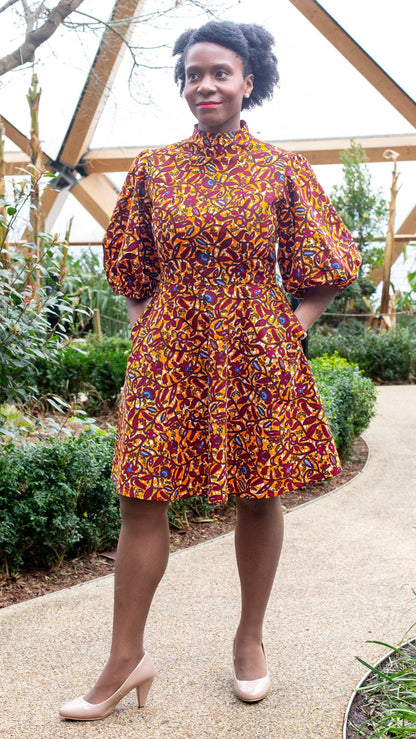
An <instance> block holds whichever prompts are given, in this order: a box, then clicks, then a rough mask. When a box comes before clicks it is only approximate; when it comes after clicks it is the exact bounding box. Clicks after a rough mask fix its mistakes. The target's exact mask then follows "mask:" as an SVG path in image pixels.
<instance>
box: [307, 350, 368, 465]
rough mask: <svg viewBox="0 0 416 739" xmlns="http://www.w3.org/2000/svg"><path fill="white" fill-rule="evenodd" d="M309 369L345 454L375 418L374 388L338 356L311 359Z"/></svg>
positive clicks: (340, 449)
mask: <svg viewBox="0 0 416 739" xmlns="http://www.w3.org/2000/svg"><path fill="white" fill-rule="evenodd" d="M311 367H312V371H313V373H314V376H315V379H316V382H317V385H318V390H319V393H320V395H321V398H322V403H323V405H324V408H325V412H326V415H327V419H328V423H329V425H330V427H331V431H332V434H333V436H334V439H335V443H336V445H337V448H338V451H339V452H340V454H346V453H347V452H348V450H349V449H350V447H351V444H352V442H353V441H354V440H355V439H357V438H358V436H359V435H360V434H361V433H362V432H363V431H364V430H365V429H366V428H367V426H368V424H369V423H370V420H371V418H372V416H373V415H374V412H375V411H374V408H375V402H376V391H375V387H374V385H373V383H372V381H371V380H369V379H368V378H366V377H364V376H363V373H362V372H361V370H360V368H359V367H358V366H357V365H354V364H349V363H348V362H347V361H346V360H345V359H343V358H342V357H339V356H338V355H333V356H332V357H329V356H323V357H319V358H317V359H313V360H312V361H311Z"/></svg>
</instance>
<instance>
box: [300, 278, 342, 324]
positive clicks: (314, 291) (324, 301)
mask: <svg viewBox="0 0 416 739" xmlns="http://www.w3.org/2000/svg"><path fill="white" fill-rule="evenodd" d="M337 292H338V288H337V287H332V286H328V285H322V286H319V287H310V288H309V290H308V292H307V293H306V296H305V297H304V299H303V300H302V302H301V303H299V305H298V307H297V308H296V310H295V315H296V318H297V319H298V321H299V323H300V324H301V325H302V326H303V328H304V329H305V331H307V330H308V329H309V328H310V327H311V326H312V324H313V323H315V321H316V320H317V318H319V316H320V315H321V314H322V313H323V312H324V310H325V308H327V307H328V305H329V304H330V303H332V301H333V299H334V298H335V295H336V294H337Z"/></svg>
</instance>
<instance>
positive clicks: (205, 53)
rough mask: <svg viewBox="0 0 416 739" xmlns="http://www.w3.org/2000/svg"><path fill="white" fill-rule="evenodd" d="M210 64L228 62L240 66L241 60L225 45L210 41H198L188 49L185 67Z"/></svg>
mask: <svg viewBox="0 0 416 739" xmlns="http://www.w3.org/2000/svg"><path fill="white" fill-rule="evenodd" d="M200 64H203V65H206V64H211V65H212V66H216V65H221V64H228V65H230V66H235V65H236V64H238V65H240V66H242V65H243V61H242V59H241V57H239V56H238V54H236V53H235V51H233V50H232V49H227V47H226V46H221V45H220V44H214V43H212V42H211V41H198V42H197V43H195V44H192V46H191V47H190V48H189V49H188V51H187V54H186V58H185V67H190V66H198V65H200Z"/></svg>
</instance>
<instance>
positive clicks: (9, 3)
mask: <svg viewBox="0 0 416 739" xmlns="http://www.w3.org/2000/svg"><path fill="white" fill-rule="evenodd" d="M15 3H17V0H8V2H7V3H5V4H4V5H2V7H1V8H0V13H2V12H3V10H7V8H10V6H11V5H14V4H15Z"/></svg>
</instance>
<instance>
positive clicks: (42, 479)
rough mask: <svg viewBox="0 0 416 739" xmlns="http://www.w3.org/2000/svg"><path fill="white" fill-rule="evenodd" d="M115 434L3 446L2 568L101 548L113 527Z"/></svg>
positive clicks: (111, 537)
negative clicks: (111, 478)
mask: <svg viewBox="0 0 416 739" xmlns="http://www.w3.org/2000/svg"><path fill="white" fill-rule="evenodd" d="M113 445H114V434H113V433H105V434H103V433H102V432H101V433H94V434H88V433H83V434H82V435H80V436H78V437H70V438H67V439H65V440H63V441H62V440H59V439H51V440H50V441H48V442H47V443H37V444H23V445H21V446H17V445H16V446H13V445H12V444H9V445H7V446H6V447H4V448H3V449H2V451H1V455H0V562H1V567H3V569H5V570H6V571H7V570H9V571H16V570H19V569H20V568H21V566H22V565H35V566H40V567H42V566H49V565H52V564H57V563H59V562H60V561H61V559H62V558H63V556H64V555H65V554H71V553H72V554H74V553H76V552H77V551H81V550H82V551H84V552H91V551H100V550H102V549H105V548H107V547H108V546H111V545H113V544H114V543H115V541H116V540H117V537H118V532H119V512H118V499H117V497H116V496H115V495H114V486H113V483H112V482H111V480H110V470H111V461H112V456H113Z"/></svg>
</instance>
